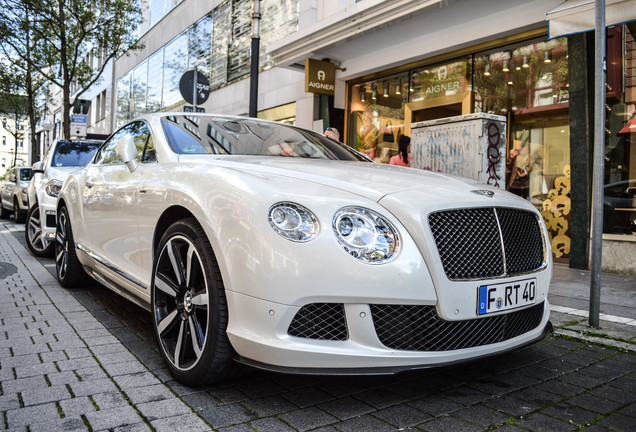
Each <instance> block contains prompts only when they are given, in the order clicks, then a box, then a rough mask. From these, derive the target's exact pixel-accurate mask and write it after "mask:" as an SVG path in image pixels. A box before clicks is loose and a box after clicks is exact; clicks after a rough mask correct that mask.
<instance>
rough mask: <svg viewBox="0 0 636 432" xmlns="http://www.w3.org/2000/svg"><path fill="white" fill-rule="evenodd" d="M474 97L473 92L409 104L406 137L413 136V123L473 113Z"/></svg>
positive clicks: (405, 125)
mask: <svg viewBox="0 0 636 432" xmlns="http://www.w3.org/2000/svg"><path fill="white" fill-rule="evenodd" d="M472 96H473V95H472V92H463V93H458V94H454V95H449V96H443V97H438V98H434V99H427V100H423V101H417V102H409V103H407V104H406V109H405V118H404V120H405V122H404V123H405V124H404V130H405V131H406V132H405V133H406V135H408V136H411V123H416V122H420V121H427V120H435V119H439V118H446V117H454V116H458V115H464V114H470V113H472V112H473V97H472Z"/></svg>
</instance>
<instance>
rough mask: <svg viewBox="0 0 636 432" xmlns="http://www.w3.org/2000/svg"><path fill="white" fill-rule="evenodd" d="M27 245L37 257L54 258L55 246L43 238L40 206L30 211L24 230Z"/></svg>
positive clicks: (35, 206)
mask: <svg viewBox="0 0 636 432" xmlns="http://www.w3.org/2000/svg"><path fill="white" fill-rule="evenodd" d="M24 236H25V237H26V244H27V246H28V247H29V250H30V251H31V253H32V254H33V255H34V256H36V257H52V256H53V251H54V250H55V245H54V244H53V242H50V241H48V240H46V239H45V238H44V237H42V220H41V218H40V206H39V205H37V204H36V205H34V206H33V207H31V208H30V209H29V212H28V213H27V217H26V227H25V230H24Z"/></svg>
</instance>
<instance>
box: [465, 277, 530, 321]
mask: <svg viewBox="0 0 636 432" xmlns="http://www.w3.org/2000/svg"><path fill="white" fill-rule="evenodd" d="M536 299H537V280H536V279H535V278H531V279H524V280H519V281H513V282H506V283H500V284H492V285H482V286H480V287H479V289H478V291H477V314H478V315H484V314H488V313H491V312H499V311H503V310H507V309H514V308H518V307H521V306H525V305H529V304H534V303H536V301H537V300H536Z"/></svg>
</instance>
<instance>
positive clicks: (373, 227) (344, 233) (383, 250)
mask: <svg viewBox="0 0 636 432" xmlns="http://www.w3.org/2000/svg"><path fill="white" fill-rule="evenodd" d="M332 226H333V230H334V232H335V233H336V238H337V239H338V243H340V246H342V247H343V248H344V250H345V251H346V252H347V253H348V254H349V255H351V256H353V257H354V258H357V259H359V260H360V261H362V262H365V263H368V264H383V263H386V262H388V261H390V260H392V259H393V258H394V257H395V256H397V254H398V252H399V250H400V237H399V235H398V232H397V229H395V227H394V226H393V225H392V224H391V222H389V221H388V220H387V219H386V218H385V217H383V216H382V215H380V214H379V213H377V212H375V211H373V210H370V209H367V208H363V207H343V208H341V209H340V210H338V211H337V212H336V214H335V215H334V217H333V223H332Z"/></svg>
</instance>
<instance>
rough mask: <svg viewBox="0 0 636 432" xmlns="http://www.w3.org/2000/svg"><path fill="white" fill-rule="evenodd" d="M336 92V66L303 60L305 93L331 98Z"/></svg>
mask: <svg viewBox="0 0 636 432" xmlns="http://www.w3.org/2000/svg"><path fill="white" fill-rule="evenodd" d="M335 90H336V65H335V64H333V63H331V62H326V61H320V60H314V59H311V58H308V59H306V60H305V91H306V92H311V93H320V94H325V95H329V96H333V95H334V93H335Z"/></svg>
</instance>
